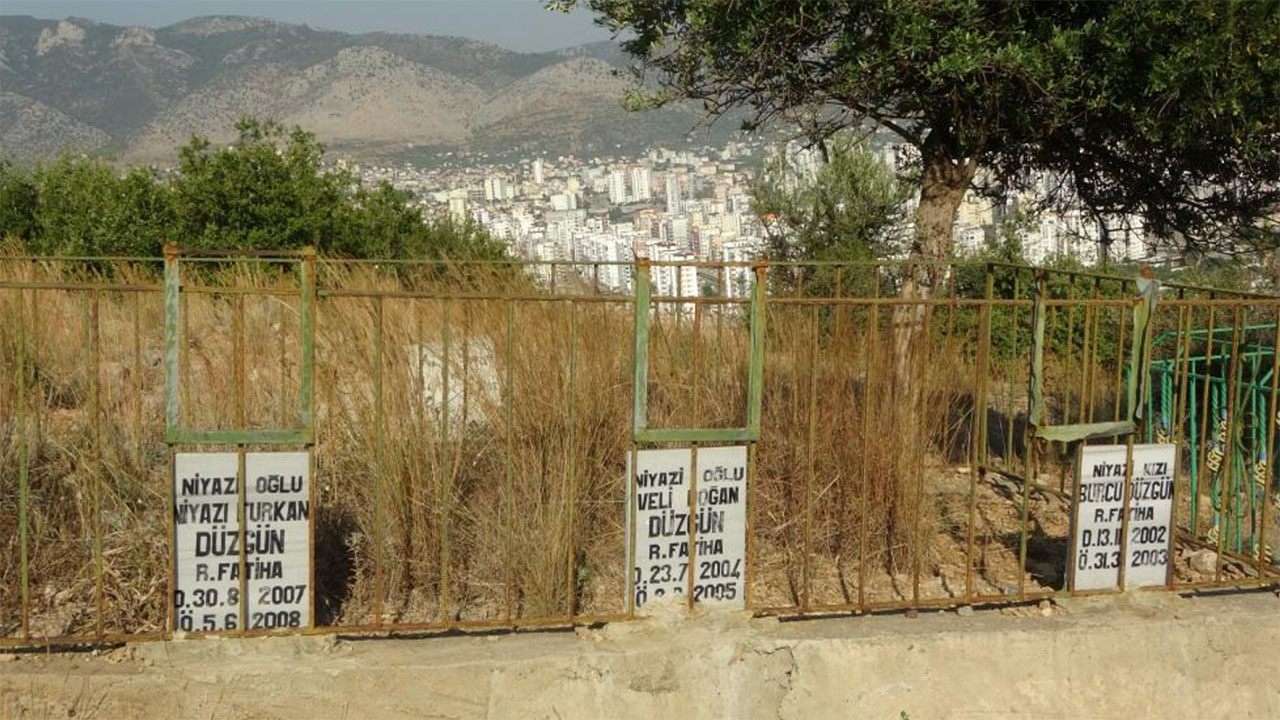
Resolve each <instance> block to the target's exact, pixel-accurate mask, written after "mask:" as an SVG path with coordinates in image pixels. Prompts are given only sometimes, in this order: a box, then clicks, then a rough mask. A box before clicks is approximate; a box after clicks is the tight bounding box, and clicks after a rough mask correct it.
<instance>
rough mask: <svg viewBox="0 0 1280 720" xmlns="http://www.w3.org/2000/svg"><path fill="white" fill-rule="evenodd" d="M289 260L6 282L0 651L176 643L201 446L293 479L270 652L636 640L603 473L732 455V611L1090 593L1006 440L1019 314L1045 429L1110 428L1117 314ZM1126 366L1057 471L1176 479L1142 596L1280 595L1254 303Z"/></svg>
mask: <svg viewBox="0 0 1280 720" xmlns="http://www.w3.org/2000/svg"><path fill="white" fill-rule="evenodd" d="M300 258H302V259H303V261H302V262H299V259H300ZM305 258H306V256H304V255H300V254H298V253H292V252H286V251H280V252H264V253H257V254H246V253H241V252H228V253H223V254H215V253H203V252H202V254H201V255H200V256H198V257H188V256H185V255H184V256H182V258H181V262H182V270H181V277H180V279H179V280H178V284H177V285H175V286H174V288H175V290H176V292H175V293H174V294H172V295H171V296H170V297H169V298H168V299H167V298H166V282H165V277H164V274H163V273H164V269H165V260H164V259H163V258H160V259H156V258H124V257H122V258H87V257H86V258H65V257H63V258H42V257H30V256H13V255H10V256H0V455H2V457H0V461H2V462H0V644H3V645H16V646H24V645H30V646H34V645H47V644H59V643H64V644H71V643H98V644H100V643H112V642H121V641H126V640H128V641H133V640H145V639H162V638H167V637H171V636H172V635H173V634H174V632H175V629H176V625H175V618H174V614H175V608H174V607H173V606H172V603H171V599H172V593H173V585H172V582H173V581H172V577H173V570H174V569H173V566H172V564H173V558H174V548H173V540H172V538H173V530H172V527H171V522H172V517H173V511H172V508H171V504H172V502H173V499H172V498H171V495H170V494H171V485H172V473H173V467H172V464H173V462H174V455H175V453H177V452H186V451H194V450H219V449H226V448H227V447H232V448H237V449H238V450H239V451H240V452H254V451H258V450H271V449H292V450H309V451H310V452H311V453H312V458H313V459H312V465H313V466H312V468H311V472H310V482H311V493H312V494H311V503H312V505H311V523H312V525H311V527H312V530H311V532H312V533H313V536H312V538H311V548H312V552H313V553H314V561H313V565H312V567H313V570H312V571H313V573H314V576H313V578H312V583H311V588H312V591H313V593H314V595H313V607H312V614H311V620H312V621H311V622H310V623H308V624H307V626H306V627H303V628H299V629H293V630H289V631H287V632H307V633H312V632H318V633H339V632H341V633H382V632H432V631H441V630H452V629H485V628H515V627H548V626H566V625H572V624H577V623H596V622H606V621H616V620H625V619H630V618H633V617H635V616H636V614H637V610H636V608H635V607H634V603H632V602H631V600H630V598H631V597H632V593H633V590H634V588H633V583H632V580H631V577H630V576H631V570H630V568H629V566H628V562H627V554H626V550H627V547H628V545H629V544H630V543H631V541H632V540H633V538H632V537H631V535H629V533H634V528H629V527H628V519H627V514H628V491H627V486H628V483H629V479H628V470H627V468H628V466H629V465H631V466H634V461H635V458H636V457H637V455H636V453H637V452H638V451H641V450H644V449H650V448H671V447H686V446H689V445H690V442H689V441H688V438H694V439H693V441H692V445H693V447H695V448H697V449H703V448H714V447H717V446H719V445H723V444H725V442H727V441H729V440H731V439H732V440H733V441H735V442H739V443H741V444H745V445H746V452H747V455H746V457H747V471H746V473H747V485H746V488H747V490H746V492H747V498H746V537H745V541H746V550H745V568H743V575H744V577H743V582H744V588H745V601H744V603H745V607H746V608H748V609H749V610H751V611H753V612H755V613H756V614H760V615H788V616H791V615H805V614H818V613H823V614H827V613H865V612H872V611H878V610H889V609H911V608H926V607H949V606H958V605H974V604H1003V603H1015V602H1026V601H1031V600H1038V599H1042V598H1052V597H1055V596H1058V595H1061V594H1090V593H1093V592H1118V590H1106V591H1092V590H1083V589H1074V588H1072V587H1071V586H1070V582H1069V577H1070V574H1069V573H1068V565H1069V563H1073V562H1076V560H1075V558H1076V557H1077V553H1078V551H1079V550H1080V548H1077V547H1075V544H1074V543H1075V539H1074V536H1073V533H1072V527H1073V522H1079V520H1078V519H1076V518H1073V513H1074V508H1075V505H1076V504H1075V503H1074V502H1073V498H1075V497H1077V496H1078V493H1079V488H1078V487H1077V477H1076V467H1075V463H1076V458H1077V455H1078V453H1080V452H1081V449H1080V445H1081V443H1078V442H1071V443H1068V442H1060V441H1058V440H1047V439H1045V438H1042V437H1036V434H1035V427H1034V426H1033V425H1032V424H1031V423H1030V421H1029V418H1028V407H1029V393H1030V386H1031V381H1032V378H1031V376H1030V367H1031V365H1032V363H1031V359H1032V355H1033V347H1032V345H1033V338H1034V337H1035V325H1036V318H1035V317H1034V315H1035V313H1036V312H1043V313H1044V316H1043V317H1042V318H1041V320H1042V334H1043V336H1044V340H1043V343H1042V347H1041V351H1042V352H1041V356H1042V361H1041V362H1042V370H1041V371H1040V375H1041V377H1040V382H1041V386H1042V392H1043V398H1044V400H1043V408H1044V413H1045V415H1046V416H1045V417H1044V418H1043V419H1042V420H1041V422H1042V424H1044V425H1053V426H1057V425H1080V424H1097V423H1117V422H1120V421H1122V420H1124V419H1125V418H1126V417H1127V413H1128V412H1129V409H1128V407H1127V405H1126V403H1125V393H1126V389H1127V388H1128V387H1129V386H1130V383H1131V381H1132V378H1131V377H1130V375H1131V374H1132V372H1133V371H1132V370H1131V367H1137V366H1131V362H1130V347H1131V345H1132V344H1133V341H1134V338H1133V333H1134V327H1133V324H1134V321H1133V315H1132V311H1133V308H1134V306H1135V303H1136V302H1137V297H1138V289H1137V285H1136V283H1135V282H1134V280H1133V279H1130V278H1124V277H1118V276H1108V275H1094V274H1086V273H1077V272H1055V271H1044V270H1038V269H1034V268H1024V267H1017V266H1010V265H1003V264H998V263H964V262H955V263H909V262H889V263H804V262H794V263H708V262H697V263H689V262H685V263H678V262H644V261H640V262H624V263H618V262H604V261H601V262H560V261H557V262H461V263H445V262H428V261H413V262H409V261H344V260H329V259H321V260H314V261H313V262H314V265H311V266H309V265H307V262H308V261H307V260H306V259H305ZM307 267H311V269H310V270H307V269H306V268H307ZM307 273H311V274H310V275H308V274H307ZM642 275H643V277H644V281H643V282H645V283H647V285H646V293H647V297H648V300H647V302H645V301H643V300H642V301H641V304H640V307H636V286H637V283H638V282H641V281H640V277H641V276H642ZM757 283H758V284H757ZM921 287H923V288H924V289H923V290H919V289H917V290H912V289H911V288H921ZM757 288H758V290H759V292H758V293H756V292H754V290H755V289H757ZM904 289H905V291H904ZM1037 292H1038V293H1040V294H1041V302H1039V303H1037V301H1036V293H1037ZM166 303H168V304H169V307H168V308H166ZM1037 307H1040V308H1042V309H1041V310H1037V309H1036V308H1037ZM166 322H172V323H174V324H173V325H171V326H170V327H169V328H166ZM638 324H639V325H640V326H642V327H643V332H642V333H637V326H638ZM1144 331H1145V332H1147V333H1148V334H1149V335H1150V338H1151V341H1150V343H1149V344H1150V352H1149V357H1147V358H1146V360H1145V361H1146V362H1147V363H1148V364H1149V367H1148V368H1147V369H1143V370H1142V371H1141V372H1143V373H1144V376H1145V377H1147V378H1148V379H1149V382H1148V383H1147V384H1146V386H1145V387H1147V388H1148V390H1147V391H1146V392H1145V394H1144V396H1143V397H1141V398H1140V399H1139V401H1138V402H1137V405H1138V408H1137V416H1138V418H1139V419H1138V421H1137V423H1136V427H1137V432H1136V433H1135V434H1133V435H1129V436H1128V437H1123V436H1116V437H1102V438H1096V439H1092V440H1087V441H1085V442H1084V443H1083V444H1086V445H1115V444H1120V445H1125V444H1126V443H1127V444H1128V445H1129V447H1130V448H1132V446H1133V443H1135V442H1136V443H1170V444H1173V445H1174V446H1176V457H1177V468H1176V472H1175V474H1174V483H1173V498H1172V507H1173V511H1172V512H1173V517H1174V522H1173V527H1174V528H1175V532H1174V536H1173V537H1172V538H1170V542H1169V545H1168V551H1169V555H1170V557H1169V563H1168V572H1167V577H1166V578H1165V582H1164V583H1163V585H1161V587H1162V588H1163V589H1165V590H1171V591H1193V590H1200V589H1207V588H1236V587H1249V586H1257V585H1271V584H1275V583H1277V581H1280V569H1278V568H1277V566H1276V564H1275V562H1276V557H1275V555H1274V549H1275V545H1276V543H1277V541H1280V536H1278V534H1280V532H1278V526H1277V523H1276V513H1277V508H1278V506H1277V503H1278V502H1280V500H1278V499H1277V498H1278V496H1277V491H1276V488H1277V480H1276V479H1277V474H1276V469H1275V467H1274V463H1273V461H1272V458H1274V456H1275V427H1276V423H1277V421H1278V420H1280V405H1277V379H1278V378H1280V372H1277V370H1278V369H1280V368H1278V367H1277V363H1278V358H1280V354H1278V353H1277V348H1278V347H1280V298H1275V297H1267V296H1260V295H1256V294H1248V293H1238V292H1231V291H1220V290H1207V289H1199V288H1191V287H1186V286H1178V285H1171V284H1166V285H1164V286H1162V288H1161V291H1160V296H1159V299H1158V302H1157V304H1156V306H1155V310H1154V312H1153V314H1152V316H1151V318H1150V327H1149V329H1145V330H1144ZM637 338H639V340H637ZM638 363H642V367H643V370H644V372H643V373H639V374H638V373H637V368H638V367H641V366H640V365H638ZM641 375H642V376H643V384H642V385H637V378H638V377H640V376H641ZM641 387H642V388H643V394H640V393H638V392H637V388H641ZM167 391H172V392H167ZM170 398H172V400H173V403H174V404H173V405H170V404H169V400H170ZM637 418H642V419H643V421H644V423H647V424H643V423H642V424H637ZM642 425H643V426H642ZM173 427H178V428H179V429H180V430H181V432H178V433H177V434H175V433H173V432H170V429H171V428H173ZM668 429H680V430H668ZM689 429H697V430H698V432H696V433H694V434H689V433H690V430H689ZM272 433H276V434H275V435H273V434H272ZM664 433H666V434H664ZM681 433H683V434H681ZM677 440H679V441H680V442H676V441H677ZM229 443H231V445H229ZM695 453H696V450H695ZM1131 453H1132V450H1131V449H1130V457H1131V456H1132V455H1131ZM695 458H696V454H695ZM695 462H696V461H695ZM1126 487H1128V486H1127V484H1126ZM242 502H243V500H242ZM1129 502H1130V499H1129V498H1128V497H1127V493H1126V499H1125V510H1126V511H1127V510H1128V507H1129ZM1127 517H1128V515H1127V514H1126V518H1127ZM1125 522H1127V520H1126V521H1125ZM1126 527H1127V526H1126ZM1126 537H1127V533H1126ZM241 567H242V570H243V565H242V566H241ZM1122 572H1123V571H1122ZM690 587H692V582H691V583H690ZM242 588H243V585H242ZM690 596H691V594H690ZM240 627H241V629H238V630H227V631H224V632H223V634H232V635H257V634H272V633H277V632H282V631H279V630H266V629H264V630H250V629H244V628H243V625H241V626H240ZM189 634H193V635H200V634H203V633H201V632H200V631H199V630H198V628H197V629H195V630H193V631H192V632H190V633H189Z"/></svg>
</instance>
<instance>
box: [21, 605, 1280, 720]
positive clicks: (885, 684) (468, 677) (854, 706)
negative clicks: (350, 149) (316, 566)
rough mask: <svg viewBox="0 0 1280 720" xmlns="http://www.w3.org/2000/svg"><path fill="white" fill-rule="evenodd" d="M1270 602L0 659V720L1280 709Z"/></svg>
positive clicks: (673, 621) (297, 642)
mask: <svg viewBox="0 0 1280 720" xmlns="http://www.w3.org/2000/svg"><path fill="white" fill-rule="evenodd" d="M1278 611H1280V599H1277V597H1276V595H1275V594H1274V593H1273V592H1271V591H1259V592H1252V593H1239V594H1232V595H1223V596H1212V597H1211V596H1192V597H1180V596H1178V595H1174V594H1170V593H1166V592H1136V593H1131V594H1127V595H1121V596H1112V597H1106V598H1101V597H1095V598H1078V599H1074V600H1064V601H1063V602H1062V604H1050V603H1047V602H1046V603H1045V604H1043V605H1040V606H1037V605H1030V606H1022V607H1006V608H1004V609H1001V610H987V611H984V610H978V611H968V610H965V611H962V612H960V613H957V612H955V611H940V612H922V613H920V614H919V616H917V617H907V616H906V615H902V614H898V615H882V616H869V617H859V618H848V617H845V618H840V619H819V620H804V621H794V622H779V621H776V620H768V619H756V620H752V619H748V618H747V617H746V616H745V615H744V614H743V613H724V612H712V611H707V610H704V611H701V612H699V613H697V614H696V615H694V616H692V617H688V616H685V615H684V613H683V612H682V611H677V610H669V611H667V612H664V613H660V614H659V615H658V616H657V617H654V618H650V619H648V620H643V621H636V622H629V623H615V624H612V625H609V626H605V627H601V628H594V629H591V628H580V629H578V630H577V631H576V632H522V633H514V634H493V635H478V636H456V637H433V638H416V639H415V638H410V639H399V638H398V639H385V638H384V639H355V638H336V637H333V636H325V637H285V638H260V639H250V640H211V639H205V640H185V641H173V642H167V643H161V642H157V643H144V644H138V645H133V646H125V647H120V648H116V649H112V650H109V651H105V652H89V653H74V652H64V653H53V654H47V653H43V652H26V653H20V654H8V655H2V656H0V718H3V719H4V720H10V719H15V720H16V719H18V718H23V719H26V718H94V719H98V720H102V719H114V718H122V719H133V718H200V719H202V720H203V719H217V718H226V719H229V720H231V719H234V720H249V719H262V718H300V719H301V718H305V719H307V720H325V719H328V718H336V719H345V718H352V719H355V718H370V719H373V720H381V719H383V718H387V719H395V718H560V719H565V718H598V717H646V718H653V717H706V718H818V717H821V718H828V717H831V718H869V719H875V720H899V718H901V717H903V716H904V714H905V716H906V717H910V718H911V719H912V720H940V719H946V718H954V719H956V720H961V719H969V718H1028V719H1030V718H1035V719H1036V720H1043V719H1045V718H1116V719H1117V720H1118V719H1120V718H1124V719H1125V720H1131V719H1134V718H1175V717H1177V718H1183V717H1187V718H1189V717H1196V718H1217V717H1221V718H1233V719H1234V718H1275V717H1280V691H1278V690H1277V689H1276V686H1275V677H1276V672H1277V670H1280V664H1278V663H1277V662H1276V660H1275V648H1276V647H1277V644H1278V643H1280V612H1278Z"/></svg>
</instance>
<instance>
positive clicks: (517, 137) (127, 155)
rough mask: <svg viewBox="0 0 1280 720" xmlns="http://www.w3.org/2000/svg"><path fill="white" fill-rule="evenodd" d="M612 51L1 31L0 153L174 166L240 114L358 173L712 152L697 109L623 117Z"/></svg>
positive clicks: (19, 20) (722, 129)
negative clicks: (378, 161) (296, 136)
mask: <svg viewBox="0 0 1280 720" xmlns="http://www.w3.org/2000/svg"><path fill="white" fill-rule="evenodd" d="M626 67H627V58H626V56H625V55H624V54H623V53H622V51H621V49H620V48H619V47H618V46H617V44H616V43H607V42H606V43H593V44H589V45H581V46H577V47H573V48H567V49H565V50H560V51H556V52H543V53H518V52H512V51H510V50H506V49H503V48H501V47H498V46H496V45H493V44H489V43H485V42H479V41H475V40H468V39H464V38H456V37H444V36H433V35H402V34H394V33H382V32H378V33H366V34H359V35H354V34H349V33H343V32H336V31H329V30H319V29H315V28H312V27H309V26H306V25H296V24H290V23H283V22H277V21H274V20H266V19H261V18H251V17H237V16H210V17H200V18H193V19H191V20H186V21H183V22H180V23H177V24H175V25H169V26H167V27H162V28H146V27H136V26H133V27H121V26H117V25H109V24H105V23H99V22H95V21H92V20H86V19H82V18H66V19H62V20H46V19H39V18H34V17H29V16H19V15H5V16H0V151H2V152H4V153H5V154H6V155H7V156H10V157H13V158H15V159H17V160H19V161H31V160H32V159H34V158H37V157H40V156H49V155H54V154H57V153H59V152H61V151H63V150H72V151H76V152H98V153H103V154H106V155H109V156H112V157H115V158H117V159H119V160H121V161H123V162H129V163H139V162H141V163H158V164H164V163H168V162H171V161H172V160H173V159H174V158H175V157H176V156H177V149H178V147H179V146H181V145H183V144H185V143H186V142H187V141H188V140H189V139H190V137H191V136H192V135H193V134H198V135H201V136H203V137H207V138H209V139H210V140H212V141H213V142H215V143H219V142H225V141H228V140H230V139H231V138H233V137H234V127H233V126H234V124H235V121H236V120H237V119H238V118H240V117H241V116H242V115H246V114H248V115H254V116H257V117H259V118H270V119H275V120H278V121H280V122H282V123H284V124H286V125H300V126H302V127H303V128H304V129H307V130H311V131H313V132H315V133H316V134H317V135H318V136H319V138H320V139H321V140H322V141H323V142H325V143H327V144H328V145H329V146H330V147H331V148H333V149H335V150H338V151H340V152H343V153H345V154H349V155H353V156H355V157H360V158H373V157H404V156H406V155H408V156H412V155H414V154H423V153H436V152H444V151H450V150H460V151H468V152H485V153H493V154H497V155H502V154H504V153H511V154H524V153H529V152H538V151H547V152H553V153H574V154H579V155H587V154H608V153H611V152H615V151H617V150H618V149H619V148H626V149H638V148H642V147H644V146H646V145H649V144H654V143H673V142H684V140H685V139H686V138H687V137H688V136H689V135H690V134H691V133H692V134H693V135H694V137H695V138H696V139H697V140H698V141H699V142H716V141H718V139H723V137H725V136H727V135H729V134H731V133H732V131H733V129H734V128H733V127H732V123H730V122H728V121H721V122H719V123H716V124H715V125H712V126H711V127H710V128H708V127H706V126H705V125H704V124H701V122H700V121H701V120H702V117H703V116H702V113H701V109H700V108H698V107H697V106H694V105H691V104H684V105H676V106H671V107H666V108H662V109H660V110H655V111H647V112H642V113H631V112H627V111H626V110H625V109H623V107H622V106H621V104H620V98H621V97H622V96H623V94H624V93H625V91H626V90H627V89H628V88H629V87H631V86H632V80H631V78H630V77H629V75H628V73H627V72H626Z"/></svg>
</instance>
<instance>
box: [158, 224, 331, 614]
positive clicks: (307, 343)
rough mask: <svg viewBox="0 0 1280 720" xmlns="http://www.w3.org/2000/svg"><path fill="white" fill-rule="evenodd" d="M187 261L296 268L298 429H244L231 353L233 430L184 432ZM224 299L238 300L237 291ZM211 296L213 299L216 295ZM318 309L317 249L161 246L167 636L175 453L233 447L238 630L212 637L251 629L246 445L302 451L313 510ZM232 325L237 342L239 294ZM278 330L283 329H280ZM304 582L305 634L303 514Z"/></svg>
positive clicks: (173, 564) (310, 531)
mask: <svg viewBox="0 0 1280 720" xmlns="http://www.w3.org/2000/svg"><path fill="white" fill-rule="evenodd" d="M184 256H186V257H187V259H188V262H218V261H220V260H224V259H225V260H228V261H237V260H241V261H242V260H243V259H244V258H255V259H258V260H260V261H270V262H278V263H295V264H297V266H298V295H299V335H300V338H299V340H300V348H301V359H300V363H299V364H300V372H299V383H298V384H299V408H298V425H297V426H296V427H279V428H266V429H255V428H251V427H248V425H247V423H246V420H245V401H244V400H245V399H244V382H243V380H244V356H243V353H242V352H239V351H236V352H235V368H236V370H235V373H236V378H237V380H236V385H237V387H236V390H235V393H236V425H235V427H233V428H230V429H200V428H195V427H187V426H185V425H184V424H183V422H182V403H181V397H182V388H181V379H180V367H179V366H180V358H179V355H180V353H179V348H180V347H181V344H182V343H183V342H185V341H186V337H185V334H186V332H185V330H186V324H185V322H184V320H185V319H184V318H183V315H182V307H183V303H182V302H181V297H182V292H183V286H182V260H183V257H184ZM227 292H228V294H236V293H235V291H234V290H230V291H227ZM215 294H218V293H216V292H215ZM315 308H316V251H315V248H314V247H304V248H301V249H299V250H260V251H246V250H223V251H219V250H199V251H191V252H190V253H188V252H187V251H184V250H182V249H181V248H179V247H178V246H177V245H173V244H166V245H165V247H164V388H165V434H164V436H165V445H166V448H167V455H168V478H169V482H168V508H167V515H168V521H167V526H168V543H169V547H168V552H167V556H168V557H167V560H168V563H167V564H168V568H167V569H168V574H167V577H166V590H167V592H166V599H165V611H166V612H165V622H164V625H165V629H166V630H167V631H168V632H169V633H170V634H172V633H174V632H176V631H177V619H178V618H177V613H176V612H175V607H174V591H175V590H176V589H177V583H176V580H177V574H176V573H177V542H176V539H177V529H176V518H175V517H174V512H175V506H176V500H177V498H176V489H175V482H176V479H177V478H176V464H175V462H174V458H175V456H176V455H177V451H178V447H179V446H182V445H230V446H234V447H235V453H236V477H237V479H238V482H237V491H236V492H237V496H238V497H237V500H236V507H237V511H236V513H237V525H238V526H239V531H238V532H239V547H240V554H239V567H238V571H239V594H240V602H239V613H238V614H239V622H238V623H237V629H235V630H231V631H225V630H224V631H215V633H214V634H225V635H241V636H242V635H245V634H247V633H248V631H249V623H248V615H249V609H248V608H249V595H248V592H247V590H248V572H247V562H248V557H247V554H246V529H245V526H246V524H247V522H246V520H247V513H246V503H247V496H248V491H247V483H248V478H247V477H246V475H245V453H246V451H247V446H250V445H268V446H279V445H291V446H300V447H302V448H303V451H304V452H305V453H306V454H307V473H308V479H309V487H310V491H309V496H308V503H309V505H310V507H311V508H314V507H315V506H316V483H315V482H314V478H315V437H316V434H315V392H314V390H315ZM235 312H236V320H235V323H234V330H233V332H234V333H235V341H236V342H237V343H240V342H242V341H243V336H244V293H239V294H236V311H235ZM281 332H283V327H282V328H281ZM307 546H308V550H307V578H308V580H307V582H308V594H307V603H308V605H309V609H308V613H307V618H308V619H307V628H306V629H308V630H314V629H315V627H316V608H315V586H316V583H315V565H316V563H315V520H314V516H313V515H311V514H310V513H308V519H307Z"/></svg>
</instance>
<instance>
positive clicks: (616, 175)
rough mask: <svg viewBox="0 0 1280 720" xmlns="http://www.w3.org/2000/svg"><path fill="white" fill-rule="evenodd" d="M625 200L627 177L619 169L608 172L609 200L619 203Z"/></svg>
mask: <svg viewBox="0 0 1280 720" xmlns="http://www.w3.org/2000/svg"><path fill="white" fill-rule="evenodd" d="M626 201H627V177H626V175H624V174H623V172H622V171H621V170H614V171H613V172H610V173H609V202H610V203H612V204H614V205H621V204H623V203H625V202H626Z"/></svg>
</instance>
